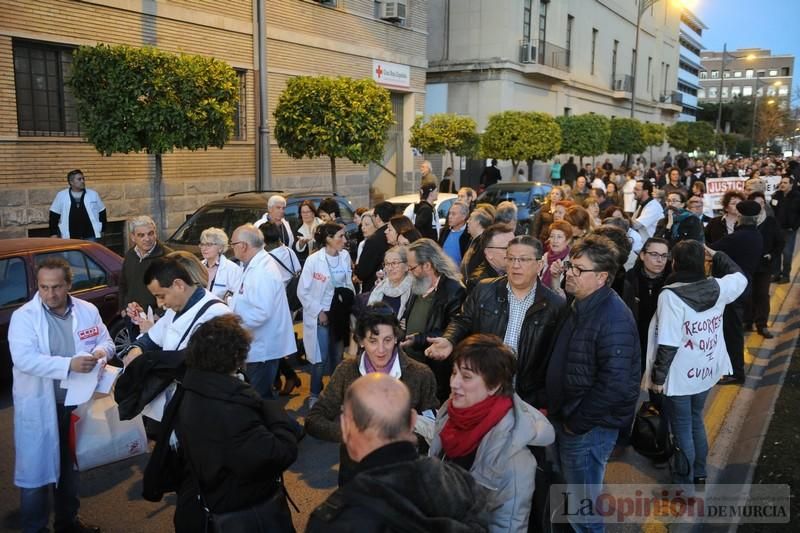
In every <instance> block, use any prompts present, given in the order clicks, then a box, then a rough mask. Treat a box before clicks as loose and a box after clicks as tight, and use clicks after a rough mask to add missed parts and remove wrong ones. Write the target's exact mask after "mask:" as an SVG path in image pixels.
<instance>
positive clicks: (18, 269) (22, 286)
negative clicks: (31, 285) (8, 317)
mask: <svg viewBox="0 0 800 533" xmlns="http://www.w3.org/2000/svg"><path fill="white" fill-rule="evenodd" d="M27 301H28V274H27V268H25V261H23V260H22V259H21V258H19V257H11V258H9V259H0V308H2V307H6V306H8V305H16V304H22V303H25V302H27Z"/></svg>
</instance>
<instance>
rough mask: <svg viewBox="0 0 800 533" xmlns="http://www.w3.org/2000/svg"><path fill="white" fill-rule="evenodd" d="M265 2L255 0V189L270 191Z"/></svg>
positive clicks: (263, 0)
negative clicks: (256, 121) (256, 54)
mask: <svg viewBox="0 0 800 533" xmlns="http://www.w3.org/2000/svg"><path fill="white" fill-rule="evenodd" d="M265 1H266V0H257V8H256V9H257V14H256V16H257V18H258V116H259V124H258V172H257V173H256V189H257V190H259V191H264V190H270V189H272V174H271V170H270V155H269V117H268V111H267V20H266V18H267V15H266V12H265V8H266V6H265Z"/></svg>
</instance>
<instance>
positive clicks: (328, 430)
mask: <svg viewBox="0 0 800 533" xmlns="http://www.w3.org/2000/svg"><path fill="white" fill-rule="evenodd" d="M401 334H402V332H401V330H400V325H399V322H398V320H397V316H396V314H395V313H394V312H393V310H392V309H391V308H390V307H389V306H388V305H386V304H385V303H381V302H378V303H374V304H371V305H369V306H368V307H367V309H366V310H365V311H364V312H363V313H362V315H361V316H360V317H359V318H358V321H357V322H356V328H355V331H354V336H355V339H356V342H357V343H358V346H359V353H358V355H357V357H355V358H353V359H347V360H345V361H343V362H342V363H341V364H340V365H339V366H337V367H336V370H335V371H334V372H333V375H332V376H331V380H330V383H328V386H327V387H326V388H325V390H324V391H323V392H322V395H321V396H320V399H319V401H318V402H316V403H315V404H314V406H313V407H312V408H311V411H310V412H309V413H308V417H307V418H306V431H308V433H309V435H311V436H313V437H316V438H319V439H323V440H328V441H332V442H342V433H341V426H340V420H339V418H340V415H341V412H342V403H343V401H344V397H345V391H346V390H347V388H348V387H349V386H350V385H351V384H352V383H353V382H354V381H355V380H356V379H357V378H358V377H359V376H364V375H367V374H370V373H373V372H377V373H383V374H388V375H390V376H392V377H393V378H396V379H399V380H400V381H402V382H403V383H405V384H406V386H407V387H408V390H409V392H410V393H411V406H412V408H413V409H414V410H415V412H416V413H417V414H419V415H424V416H427V417H428V418H429V419H433V418H434V416H435V409H437V408H438V407H439V401H438V400H437V399H436V379H435V378H434V376H433V373H432V372H431V370H430V368H428V366H427V365H424V364H422V363H419V362H417V361H414V360H413V359H410V358H409V357H408V356H407V355H406V354H405V353H404V352H403V350H402V348H400V347H399V346H398V340H399V339H400V335H401ZM341 452H342V453H341V454H340V464H339V485H344V484H345V483H346V482H347V481H349V480H350V478H351V477H352V476H353V474H354V473H355V471H356V470H355V469H356V465H355V464H354V463H353V461H352V460H351V459H350V458H349V457H348V456H347V455H346V454H345V453H344V452H345V449H344V448H342V449H341Z"/></svg>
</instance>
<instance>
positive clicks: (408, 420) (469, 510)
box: [306, 373, 488, 533]
mask: <svg viewBox="0 0 800 533" xmlns="http://www.w3.org/2000/svg"><path fill="white" fill-rule="evenodd" d="M340 413H341V414H340ZM335 416H339V417H340V422H339V427H340V428H341V429H340V431H341V440H342V442H343V443H344V446H345V448H346V449H347V456H349V457H351V458H352V459H353V461H354V462H356V463H358V465H357V469H356V471H355V472H354V476H353V477H352V479H351V480H350V481H349V482H348V483H347V485H346V486H344V487H341V488H339V489H338V490H337V491H336V492H334V493H333V494H332V495H331V496H329V497H328V499H327V500H326V501H325V503H323V504H322V505H320V506H319V507H318V508H317V509H315V510H314V512H313V513H312V514H311V517H310V519H309V522H308V528H307V529H306V531H307V532H308V533H351V532H353V531H358V532H359V533H362V532H363V533H382V532H385V531H451V532H456V531H458V532H463V533H479V532H484V531H486V528H487V522H488V512H487V490H486V489H484V488H482V487H481V486H480V485H478V484H477V483H476V482H475V481H474V480H473V479H472V477H471V476H470V475H469V474H468V473H467V472H465V471H464V470H463V469H461V468H458V467H456V466H454V465H450V464H448V463H445V462H443V461H440V460H438V459H434V458H428V457H419V456H418V455H417V450H416V447H415V443H416V438H415V437H414V435H413V429H414V425H415V421H416V417H417V415H416V413H415V411H414V407H413V403H412V396H411V393H410V392H409V390H408V387H406V386H405V385H404V384H403V383H402V382H401V381H399V380H397V379H396V378H394V377H392V376H388V375H385V374H382V373H372V374H369V375H367V376H361V377H359V378H358V379H356V380H355V381H354V382H353V383H352V385H350V387H348V388H347V391H346V393H345V394H344V401H343V402H342V407H341V410H340V411H337V412H336V414H335ZM432 494H433V495H435V497H434V498H432V497H431V495H432Z"/></svg>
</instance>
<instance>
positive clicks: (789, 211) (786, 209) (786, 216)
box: [771, 189, 800, 230]
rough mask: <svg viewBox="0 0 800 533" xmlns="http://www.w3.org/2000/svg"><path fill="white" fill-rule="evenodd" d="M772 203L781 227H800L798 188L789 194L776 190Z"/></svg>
mask: <svg viewBox="0 0 800 533" xmlns="http://www.w3.org/2000/svg"><path fill="white" fill-rule="evenodd" d="M771 203H772V206H773V207H774V208H775V218H776V219H777V220H778V224H779V225H780V227H781V228H783V229H791V230H796V229H797V228H799V227H800V192H798V191H797V190H796V189H793V190H791V191H789V194H784V192H783V191H775V193H774V194H773V195H772V201H771Z"/></svg>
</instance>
